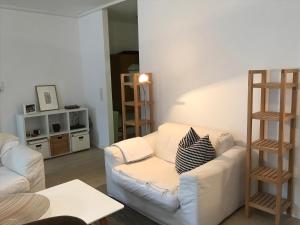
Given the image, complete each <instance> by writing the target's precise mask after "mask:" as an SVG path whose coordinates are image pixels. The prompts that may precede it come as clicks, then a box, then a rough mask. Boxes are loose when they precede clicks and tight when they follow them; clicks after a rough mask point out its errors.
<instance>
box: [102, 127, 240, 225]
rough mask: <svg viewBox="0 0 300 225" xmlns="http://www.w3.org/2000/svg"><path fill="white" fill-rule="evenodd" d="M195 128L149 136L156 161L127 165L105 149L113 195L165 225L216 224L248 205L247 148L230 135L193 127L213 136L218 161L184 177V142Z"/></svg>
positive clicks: (116, 151) (115, 151)
mask: <svg viewBox="0 0 300 225" xmlns="http://www.w3.org/2000/svg"><path fill="white" fill-rule="evenodd" d="M190 127H191V126H187V125H182V124H174V123H166V124H163V125H161V126H160V127H159V128H158V131H156V132H154V133H152V134H150V135H147V136H145V137H144V138H145V139H146V141H147V142H148V143H149V144H150V145H151V146H152V148H153V149H154V151H155V153H154V155H153V157H150V158H147V159H144V160H142V161H139V162H135V163H129V164H126V163H125V161H124V157H123V155H122V153H121V151H120V150H119V148H117V147H115V146H110V147H107V148H105V166H106V176H107V191H108V194H109V195H110V196H112V197H114V198H116V199H118V200H120V201H121V202H123V203H125V204H127V205H128V206H130V207H132V208H134V209H136V210H137V211H139V212H141V213H142V214H144V215H146V216H148V217H149V218H151V219H153V220H155V221H156V222H158V223H160V224H164V225H217V224H219V223H220V222H221V221H222V220H224V219H225V218H226V217H228V216H229V215H230V214H232V213H233V212H234V211H235V210H236V209H238V208H239V207H240V206H241V205H242V204H243V200H244V156H245V149H244V148H242V147H238V146H234V141H233V138H232V135H230V134H229V133H227V132H222V131H216V130H211V129H204V128H201V127H197V126H193V128H194V129H195V130H196V132H197V133H198V134H199V135H200V136H204V135H206V134H209V135H210V139H211V141H212V144H213V146H214V147H215V149H216V154H217V158H216V159H214V160H212V161H210V162H208V163H206V164H204V165H202V166H200V167H198V168H196V169H193V170H191V171H189V172H186V173H183V174H181V175H179V174H177V172H176V170H175V165H174V163H175V157H176V152H177V146H178V143H179V141H180V140H181V139H182V137H184V135H185V134H186V133H187V132H188V130H189V128H190Z"/></svg>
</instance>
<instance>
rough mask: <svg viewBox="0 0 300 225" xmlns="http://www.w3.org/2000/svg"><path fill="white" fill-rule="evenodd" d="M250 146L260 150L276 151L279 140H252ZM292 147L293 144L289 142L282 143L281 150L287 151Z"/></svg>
mask: <svg viewBox="0 0 300 225" xmlns="http://www.w3.org/2000/svg"><path fill="white" fill-rule="evenodd" d="M251 147H252V148H255V149H258V150H261V151H272V152H278V149H279V142H278V141H277V140H271V139H258V140H256V141H254V142H252V145H251ZM291 149H293V145H292V144H290V143H284V144H283V151H284V152H287V151H289V150H291Z"/></svg>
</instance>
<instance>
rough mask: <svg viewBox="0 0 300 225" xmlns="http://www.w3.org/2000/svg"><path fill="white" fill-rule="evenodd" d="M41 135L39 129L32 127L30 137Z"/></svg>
mask: <svg viewBox="0 0 300 225" xmlns="http://www.w3.org/2000/svg"><path fill="white" fill-rule="evenodd" d="M39 135H41V130H40V129H34V130H33V131H32V133H31V137H37V136H39Z"/></svg>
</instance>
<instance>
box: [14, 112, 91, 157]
mask: <svg viewBox="0 0 300 225" xmlns="http://www.w3.org/2000/svg"><path fill="white" fill-rule="evenodd" d="M53 124H59V125H60V130H59V132H55V131H54V129H53ZM17 130H18V136H19V139H20V142H21V143H22V144H26V145H28V146H29V147H30V148H32V149H34V150H37V151H39V152H41V153H42V154H43V156H44V158H45V159H47V158H51V157H56V156H59V155H65V154H70V153H73V152H77V151H80V150H84V149H88V148H90V138H89V118H88V109H87V108H79V109H71V110H66V109H61V110H54V111H47V112H38V113H33V114H26V115H24V114H20V115H17ZM33 130H39V131H40V134H39V135H37V136H34V137H32V136H30V137H28V136H26V133H27V132H30V133H32V132H33ZM74 139H78V140H74ZM54 140H55V141H54ZM46 142H47V143H46ZM54 142H55V143H54ZM60 142H61V145H62V146H61V149H62V151H59V148H60V147H59V145H60ZM74 144H78V145H79V146H77V145H76V146H74ZM54 147H55V149H52V148H54ZM57 148H58V149H57Z"/></svg>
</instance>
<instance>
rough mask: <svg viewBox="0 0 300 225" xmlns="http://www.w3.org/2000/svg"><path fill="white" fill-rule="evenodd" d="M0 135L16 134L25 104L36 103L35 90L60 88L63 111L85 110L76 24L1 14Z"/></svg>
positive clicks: (62, 19)
mask: <svg viewBox="0 0 300 225" xmlns="http://www.w3.org/2000/svg"><path fill="white" fill-rule="evenodd" d="M0 81H4V83H5V91H4V92H3V93H0V104H1V105H0V110H1V111H0V121H1V123H0V124H2V125H1V127H0V130H1V131H5V132H12V133H15V131H16V124H15V115H16V114H17V113H21V112H22V104H23V103H32V102H37V101H36V96H35V85H39V84H56V85H57V89H58V94H59V97H60V105H61V106H62V107H63V106H64V104H75V103H76V104H82V103H83V90H82V78H81V64H80V45H79V30H78V20H77V19H72V18H65V17H59V16H50V15H42V14H37V13H28V12H22V11H14V10H4V9H0Z"/></svg>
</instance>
